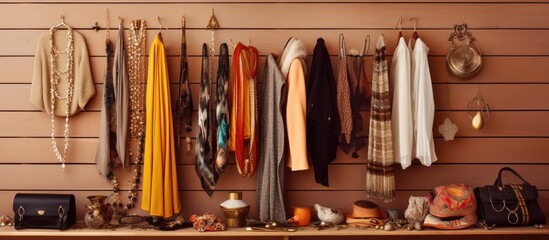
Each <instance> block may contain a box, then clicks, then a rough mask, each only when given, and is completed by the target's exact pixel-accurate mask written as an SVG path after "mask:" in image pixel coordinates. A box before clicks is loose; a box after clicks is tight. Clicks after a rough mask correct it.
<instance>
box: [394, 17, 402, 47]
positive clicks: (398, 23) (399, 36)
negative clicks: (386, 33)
mask: <svg viewBox="0 0 549 240" xmlns="http://www.w3.org/2000/svg"><path fill="white" fill-rule="evenodd" d="M397 26H398V39H400V38H401V37H402V15H400V18H399V19H398V22H397V24H396V25H395V27H394V28H393V30H395V29H396V27H397ZM398 39H397V44H398Z"/></svg>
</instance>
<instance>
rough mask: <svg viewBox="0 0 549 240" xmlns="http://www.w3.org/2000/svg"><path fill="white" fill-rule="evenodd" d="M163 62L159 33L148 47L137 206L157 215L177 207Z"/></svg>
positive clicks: (172, 210)
mask: <svg viewBox="0 0 549 240" xmlns="http://www.w3.org/2000/svg"><path fill="white" fill-rule="evenodd" d="M167 66H168V63H167V62H166V53H165V50H164V43H163V42H162V35H161V34H158V35H157V36H156V38H155V39H154V41H153V43H152V45H151V49H150V51H149V70H148V78H147V99H146V115H147V118H146V127H145V153H144V155H143V161H144V169H143V202H142V204H141V208H143V210H146V211H149V214H150V215H151V216H161V217H171V216H173V215H174V214H177V213H179V212H180V211H181V203H180V201H179V189H178V186H177V169H176V163H175V149H174V138H173V123H172V109H171V103H170V87H169V86H170V85H169V78H168V69H167Z"/></svg>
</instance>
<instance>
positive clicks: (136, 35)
mask: <svg viewBox="0 0 549 240" xmlns="http://www.w3.org/2000/svg"><path fill="white" fill-rule="evenodd" d="M146 31H147V28H146V25H145V20H134V21H132V22H131V24H130V35H129V38H128V42H129V44H128V59H129V64H128V65H129V79H130V86H129V87H130V136H131V137H133V138H135V137H137V138H138V146H137V156H136V157H135V159H134V164H135V168H134V169H133V172H134V176H133V178H132V179H131V180H130V179H128V183H129V184H130V185H131V188H130V190H129V191H128V203H126V204H123V203H122V201H121V200H120V187H119V182H118V179H117V177H116V175H114V174H113V178H112V179H111V184H112V186H113V189H112V191H113V192H114V194H115V197H114V200H113V206H114V207H115V208H116V209H117V210H118V211H119V212H121V213H122V215H125V214H126V211H127V210H129V209H131V208H133V207H134V206H135V203H136V201H137V185H138V184H139V178H140V176H141V165H140V164H141V161H142V160H143V146H144V143H145V133H144V131H143V130H144V125H145V120H144V118H143V115H142V112H143V111H142V109H143V107H144V106H143V98H144V92H145V86H144V85H145V67H144V66H145V54H146V52H145V51H146V46H147V39H146V38H147V36H146ZM132 156H134V153H133V152H132V150H131V148H130V158H131V157H132Z"/></svg>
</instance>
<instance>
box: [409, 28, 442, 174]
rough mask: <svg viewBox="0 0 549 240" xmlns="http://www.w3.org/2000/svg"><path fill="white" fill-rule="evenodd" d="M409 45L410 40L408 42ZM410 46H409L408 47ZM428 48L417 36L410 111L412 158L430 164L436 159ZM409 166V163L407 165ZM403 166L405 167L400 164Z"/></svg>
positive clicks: (413, 55) (413, 52)
mask: <svg viewBox="0 0 549 240" xmlns="http://www.w3.org/2000/svg"><path fill="white" fill-rule="evenodd" d="M409 45H410V46H411V41H410V42H409ZM410 48H411V47H410ZM428 53H429V48H428V47H427V45H425V43H424V42H423V41H422V40H421V38H418V39H417V40H416V45H415V47H414V48H413V51H412V82H413V93H412V113H413V124H414V140H413V143H414V146H413V149H414V152H413V156H414V158H417V159H419V161H420V162H421V164H423V165H425V166H431V163H433V162H435V161H436V160H437V155H436V154H435V144H434V141H433V121H434V117H435V101H434V97H433V85H432V82H431V73H430V71H429V62H428V59H427V54H428ZM408 166H409V165H408ZM402 167H403V168H406V167H405V166H404V164H402Z"/></svg>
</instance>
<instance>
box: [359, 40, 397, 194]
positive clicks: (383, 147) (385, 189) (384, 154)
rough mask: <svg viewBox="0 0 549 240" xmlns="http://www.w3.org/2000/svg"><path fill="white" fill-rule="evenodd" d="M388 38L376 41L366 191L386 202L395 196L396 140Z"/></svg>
mask: <svg viewBox="0 0 549 240" xmlns="http://www.w3.org/2000/svg"><path fill="white" fill-rule="evenodd" d="M385 51H386V45H385V38H384V36H383V35H381V36H380V37H379V38H378V41H377V44H376V52H375V56H374V67H373V69H374V70H373V77H372V103H371V104H372V106H371V109H370V130H369V137H368V162H367V166H368V170H367V172H366V193H367V195H368V196H369V197H375V198H379V199H382V200H384V201H386V202H389V201H392V200H393V199H394V190H395V179H394V173H393V163H394V160H393V140H392V135H391V103H390V101H389V79H388V75H387V59H386V55H385Z"/></svg>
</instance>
